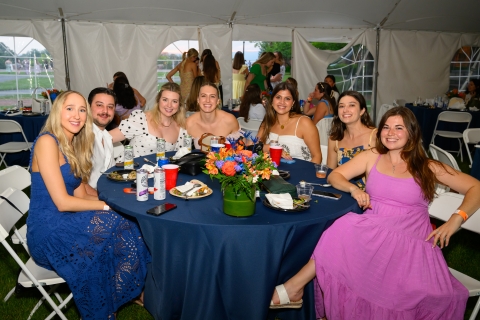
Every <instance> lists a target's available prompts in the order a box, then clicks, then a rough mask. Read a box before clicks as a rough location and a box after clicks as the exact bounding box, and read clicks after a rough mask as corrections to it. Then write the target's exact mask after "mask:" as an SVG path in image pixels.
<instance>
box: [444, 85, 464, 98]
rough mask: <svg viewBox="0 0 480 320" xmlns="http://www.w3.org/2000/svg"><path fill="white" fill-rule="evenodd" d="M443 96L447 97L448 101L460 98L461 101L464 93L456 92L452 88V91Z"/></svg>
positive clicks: (455, 89) (456, 90)
mask: <svg viewBox="0 0 480 320" xmlns="http://www.w3.org/2000/svg"><path fill="white" fill-rule="evenodd" d="M445 95H446V96H447V98H448V99H451V98H462V99H463V100H465V92H458V89H457V88H453V89H452V90H450V91H448V92H447V93H445Z"/></svg>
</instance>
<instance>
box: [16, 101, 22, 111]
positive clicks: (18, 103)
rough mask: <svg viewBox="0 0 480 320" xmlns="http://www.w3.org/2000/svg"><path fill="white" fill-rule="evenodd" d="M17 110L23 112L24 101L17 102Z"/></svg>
mask: <svg viewBox="0 0 480 320" xmlns="http://www.w3.org/2000/svg"><path fill="white" fill-rule="evenodd" d="M17 108H18V110H20V111H22V110H23V100H18V101H17Z"/></svg>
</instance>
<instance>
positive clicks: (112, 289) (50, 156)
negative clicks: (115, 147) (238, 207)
mask: <svg viewBox="0 0 480 320" xmlns="http://www.w3.org/2000/svg"><path fill="white" fill-rule="evenodd" d="M93 142H94V134H93V131H92V115H91V111H90V108H89V107H88V104H87V102H86V100H85V98H84V97H83V96H82V95H80V94H79V93H77V92H74V91H67V92H64V93H62V94H61V95H59V96H58V97H57V99H56V100H55V103H54V104H53V107H52V110H51V113H50V116H49V117H48V119H47V122H46V123H45V126H44V128H43V130H42V132H41V133H40V135H39V137H38V138H37V140H36V141H35V142H34V146H33V151H32V157H31V160H30V164H31V170H32V186H31V201H30V210H29V214H28V218H27V225H28V233H27V238H28V247H29V250H30V254H31V256H32V257H33V259H34V260H35V262H36V263H37V264H38V265H40V266H42V267H44V268H46V269H49V270H54V271H56V272H57V273H58V274H59V275H60V276H61V277H62V278H63V279H65V281H66V282H67V284H68V286H69V287H70V290H71V291H72V293H73V298H74V300H75V303H76V305H77V308H78V310H79V312H80V314H81V317H82V319H110V318H114V313H115V312H116V311H117V310H118V309H119V307H120V306H121V305H123V304H124V303H126V302H128V301H130V300H132V299H134V298H135V297H138V296H139V295H140V294H141V293H142V290H143V286H144V283H145V276H146V272H147V267H146V265H147V263H148V262H150V259H151V257H150V254H149V252H148V250H147V248H146V246H145V243H144V242H143V238H142V235H141V233H140V231H139V229H138V226H137V225H136V224H135V223H134V222H132V221H130V220H127V219H125V218H123V217H122V216H120V215H119V214H117V213H116V212H114V211H112V210H110V208H109V207H108V206H107V205H106V204H105V202H103V201H99V200H98V198H97V197H93V196H90V195H88V194H87V193H86V191H85V184H86V183H87V182H88V178H89V176H90V170H91V168H92V163H91V161H90V159H91V157H92V147H93Z"/></svg>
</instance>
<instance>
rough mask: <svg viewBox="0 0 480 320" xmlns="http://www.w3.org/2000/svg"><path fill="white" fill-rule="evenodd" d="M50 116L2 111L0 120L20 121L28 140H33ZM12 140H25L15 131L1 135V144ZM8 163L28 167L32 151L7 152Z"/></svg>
mask: <svg viewBox="0 0 480 320" xmlns="http://www.w3.org/2000/svg"><path fill="white" fill-rule="evenodd" d="M47 117H48V116H27V117H25V116H23V115H17V116H6V115H5V114H3V113H0V120H14V121H17V122H18V123H20V125H21V126H22V128H23V132H24V133H25V136H26V137H27V140H28V141H30V142H33V141H34V140H35V139H36V138H37V136H38V133H39V132H40V130H42V127H43V125H44V124H45V121H46V120H47ZM10 141H23V137H22V134H20V133H13V134H1V135H0V144H2V143H6V142H10ZM5 159H6V160H7V164H8V165H9V166H13V165H15V164H16V165H19V166H23V167H26V166H28V163H29V161H30V151H23V152H18V153H11V154H7V156H6V157H5Z"/></svg>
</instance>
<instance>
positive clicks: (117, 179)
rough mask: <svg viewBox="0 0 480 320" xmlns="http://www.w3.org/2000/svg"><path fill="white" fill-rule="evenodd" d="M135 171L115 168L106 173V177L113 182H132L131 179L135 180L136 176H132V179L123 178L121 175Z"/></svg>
mask: <svg viewBox="0 0 480 320" xmlns="http://www.w3.org/2000/svg"><path fill="white" fill-rule="evenodd" d="M132 171H135V170H131V169H125V170H115V171H112V172H110V173H108V174H107V179H109V180H112V181H115V182H132V181H137V178H136V177H135V178H132V179H128V178H127V179H124V178H123V177H122V175H123V174H129V173H130V172H132ZM116 174H119V175H120V177H118V178H117V177H116Z"/></svg>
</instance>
